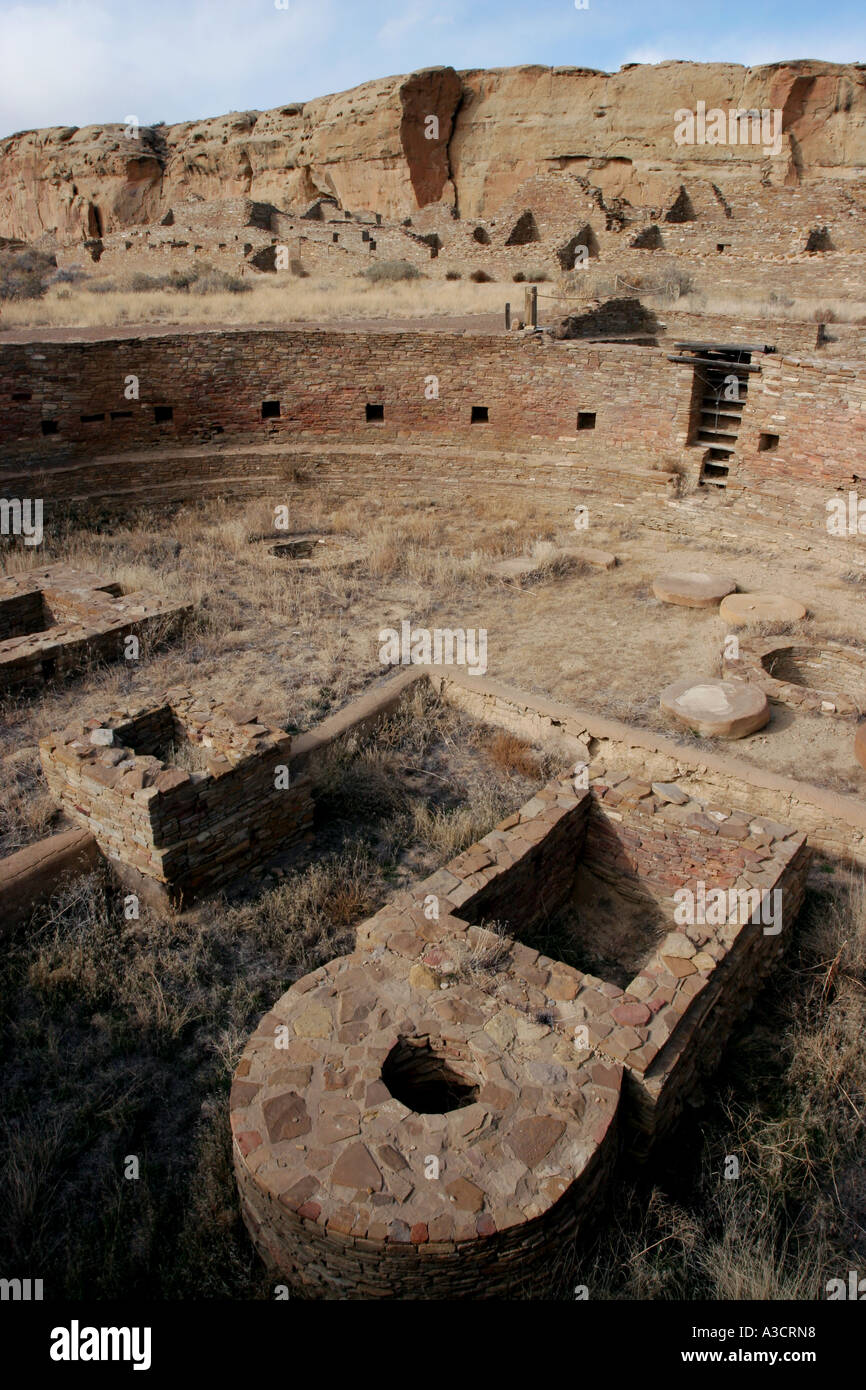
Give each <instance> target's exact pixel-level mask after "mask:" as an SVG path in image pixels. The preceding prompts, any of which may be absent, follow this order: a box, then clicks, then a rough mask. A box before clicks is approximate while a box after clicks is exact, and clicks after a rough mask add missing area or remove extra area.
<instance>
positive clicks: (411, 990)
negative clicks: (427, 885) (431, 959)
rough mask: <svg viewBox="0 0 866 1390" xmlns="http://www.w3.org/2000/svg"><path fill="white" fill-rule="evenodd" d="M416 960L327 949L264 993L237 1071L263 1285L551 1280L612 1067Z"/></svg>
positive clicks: (608, 1159)
mask: <svg viewBox="0 0 866 1390" xmlns="http://www.w3.org/2000/svg"><path fill="white" fill-rule="evenodd" d="M424 969H425V967H423V966H420V967H419V966H418V964H417V963H415V964H414V965H413V964H412V963H411V962H410V961H408V960H405V959H400V958H396V957H392V956H390V955H389V956H387V957H385V958H378V959H377V957H376V955H375V953H372V954H371V953H369V952H367V953H364V952H358V953H356V954H353V955H350V956H343V957H340V958H338V959H337V960H334V961H331V962H330V963H329V964H328V965H326V966H323V967H322V968H321V969H319V970H316V971H315V972H314V973H313V974H311V975H308V976H306V977H305V978H304V979H302V980H299V981H298V982H297V983H296V984H295V985H293V986H292V988H291V989H290V990H288V992H287V993H286V994H284V995H283V996H282V998H281V999H279V1000H278V1002H277V1003H276V1004H275V1005H274V1008H273V1009H272V1011H271V1012H270V1013H269V1014H266V1015H265V1017H264V1019H263V1020H262V1022H261V1023H260V1024H259V1027H258V1029H257V1031H256V1033H255V1034H254V1035H253V1037H252V1038H251V1039H250V1041H249V1043H248V1045H247V1047H246V1049H245V1051H244V1054H243V1057H242V1059H241V1062H240V1065H239V1067H238V1070H237V1073H236V1076H235V1080H234V1084H233V1086H232V1094H231V1120H232V1131H233V1135H234V1156H235V1171H236V1175H237V1179H238V1184H239V1189H240V1195H241V1204H242V1210H243V1214H244V1219H245V1221H246V1224H247V1227H248V1229H249V1231H250V1233H251V1235H252V1238H253V1241H254V1242H255V1245H256V1248H257V1249H258V1251H259V1253H260V1255H261V1256H262V1257H263V1259H264V1260H265V1262H266V1263H267V1264H268V1265H269V1267H270V1268H271V1269H272V1270H273V1272H274V1279H275V1281H277V1282H286V1283H288V1284H289V1285H290V1286H291V1287H296V1288H299V1289H302V1290H303V1291H304V1295H305V1296H306V1297H310V1296H312V1297H321V1298H331V1299H332V1298H334V1297H337V1296H339V1297H344V1298H443V1299H453V1298H459V1297H469V1298H502V1297H508V1296H509V1295H511V1296H514V1295H516V1294H517V1293H520V1295H521V1296H523V1297H525V1296H527V1294H530V1295H531V1294H533V1293H535V1294H541V1293H544V1292H547V1291H549V1289H550V1287H551V1281H552V1279H553V1278H554V1273H555V1266H556V1257H557V1255H558V1254H560V1252H561V1251H562V1250H563V1248H565V1247H567V1245H568V1243H569V1242H571V1241H572V1240H573V1239H574V1237H575V1235H576V1233H577V1230H578V1227H579V1226H581V1227H586V1226H589V1225H590V1224H591V1223H592V1222H593V1220H594V1218H595V1212H596V1211H597V1209H598V1207H599V1205H600V1202H601V1193H602V1191H603V1188H604V1184H605V1183H606V1182H607V1181H608V1180H609V1177H610V1173H611V1170H612V1167H613V1161H614V1156H615V1150H616V1134H615V1131H616V1125H615V1122H614V1121H615V1113H616V1106H617V1102H618V1099H619V1089H620V1083H621V1071H620V1069H619V1068H618V1067H615V1066H612V1065H610V1064H609V1063H603V1062H602V1061H601V1060H600V1059H598V1058H593V1057H592V1056H591V1055H590V1054H587V1053H582V1054H578V1053H576V1052H575V1049H574V1043H573V1040H572V1039H570V1038H567V1037H564V1036H563V1034H562V1033H560V1032H558V1031H557V1030H555V1029H551V1028H550V1027H548V1026H547V1025H546V1024H544V1023H541V1022H537V1021H534V1020H533V1019H532V1018H531V1017H528V1016H525V1015H516V1016H513V1017H512V1016H511V1014H512V1013H513V1012H514V1011H509V1010H507V1009H504V1008H503V1003H502V1000H501V999H499V1000H497V998H495V997H494V996H491V995H490V994H489V993H487V992H486V991H484V990H483V989H481V988H480V987H479V986H478V985H477V984H474V983H473V982H472V981H471V980H464V979H462V978H460V979H456V980H455V982H454V983H453V984H452V985H450V986H449V988H448V989H447V990H446V989H443V988H442V987H441V986H440V985H436V986H435V987H431V984H430V981H429V980H427V979H426V978H425V979H421V978H420V977H419V975H418V971H419V970H422V971H423V970H424ZM427 973H428V974H429V971H428V972H427Z"/></svg>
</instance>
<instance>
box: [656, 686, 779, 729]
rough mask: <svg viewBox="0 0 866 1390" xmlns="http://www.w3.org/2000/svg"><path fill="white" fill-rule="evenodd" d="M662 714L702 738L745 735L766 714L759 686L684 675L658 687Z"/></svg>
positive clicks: (758, 725) (762, 721) (761, 724)
mask: <svg viewBox="0 0 866 1390" xmlns="http://www.w3.org/2000/svg"><path fill="white" fill-rule="evenodd" d="M659 702H660V704H661V707H662V710H663V711H664V713H665V714H667V715H669V716H670V717H671V719H675V720H676V721H677V723H678V724H684V725H685V727H686V728H687V729H692V730H694V732H695V733H698V734H701V735H702V736H703V737H704V738H745V736H746V734H752V733H754V732H755V730H756V729H762V728H763V727H764V725H765V724H766V723H767V721H768V720H769V718H770V706H769V704H768V702H767V697H766V695H765V694H764V692H763V690H760V689H759V688H758V686H756V685H748V684H747V683H746V682H745V681H726V680H718V679H716V678H714V677H708V678H707V679H705V680H702V679H701V678H700V677H697V678H696V677H693V676H690V677H687V678H686V679H685V680H680V681H674V683H673V685H669V686H668V687H667V688H666V689H665V690H663V691H662V693H661V697H660V701H659Z"/></svg>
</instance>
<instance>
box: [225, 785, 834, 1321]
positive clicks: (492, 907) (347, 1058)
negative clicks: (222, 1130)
mask: <svg viewBox="0 0 866 1390" xmlns="http://www.w3.org/2000/svg"><path fill="white" fill-rule="evenodd" d="M594 771H599V772H600V774H601V775H599V776H597V777H595V778H594V779H593V781H592V783H591V789H589V790H580V789H575V788H574V786H573V785H572V783H571V782H570V781H568V780H564V781H558V782H555V783H551V784H550V785H549V786H548V787H546V788H545V789H543V790H542V791H541V792H539V793H538V795H537V796H535V797H533V798H532V800H531V801H530V802H529V803H527V805H526V806H525V807H523V808H522V810H521V811H520V812H519V813H517V814H516V815H515V816H513V817H509V818H508V819H507V820H506V821H504V822H503V823H502V824H501V825H500V826H499V827H498V828H497V829H496V830H495V831H492V832H491V833H490V834H489V835H487V836H485V837H484V838H483V839H482V840H481V841H479V843H478V844H477V845H474V846H472V847H471V848H470V849H469V850H467V851H465V852H464V853H463V854H462V855H459V856H458V857H457V858H456V859H454V860H452V861H451V863H450V864H448V865H447V867H446V868H444V869H442V870H439V871H438V872H437V873H436V874H434V875H432V876H431V877H429V878H428V879H426V880H424V882H422V883H421V884H419V885H418V886H417V888H416V889H415V890H414V891H413V892H412V893H404V894H400V895H398V896H397V897H396V898H395V899H394V900H393V901H392V902H391V903H389V905H388V906H387V907H386V908H383V909H382V911H381V912H379V913H377V914H376V916H375V917H373V918H370V919H369V920H368V921H367V922H365V923H363V924H362V925H361V927H360V928H359V931H358V939H357V947H356V951H355V952H354V953H353V954H352V955H350V956H347V957H343V958H340V959H338V960H336V961H332V962H331V963H330V964H329V965H328V966H325V967H322V968H321V969H320V970H317V971H315V972H313V974H311V975H309V976H307V977H305V978H304V979H303V980H300V981H298V983H297V984H295V985H293V986H292V987H291V989H290V990H289V991H288V992H287V993H286V994H284V995H283V996H282V998H281V999H280V1000H279V1001H278V1002H277V1004H276V1005H275V1006H274V1008H273V1009H272V1011H271V1012H270V1013H269V1014H268V1015H266V1016H265V1018H264V1019H263V1020H262V1022H261V1024H260V1025H259V1028H258V1029H257V1030H256V1033H255V1034H254V1036H253V1037H252V1039H251V1040H250V1042H249V1044H248V1045H247V1047H246V1049H245V1051H244V1054H243V1057H242V1060H241V1063H240V1065H239V1067H238V1070H237V1073H236V1077H235V1083H234V1086H233V1089H232V1099H231V1112H232V1113H231V1120H232V1130H233V1134H234V1158H235V1171H236V1175H237V1179H238V1184H239V1189H240V1194H241V1202H242V1210H243V1213H244V1218H245V1220H246V1222H247V1225H248V1227H249V1229H250V1232H251V1234H252V1237H253V1239H254V1241H255V1243H256V1245H257V1248H258V1249H259V1251H260V1253H261V1254H262V1256H263V1258H264V1259H265V1260H266V1262H267V1263H268V1264H269V1266H270V1267H271V1268H272V1269H273V1270H274V1273H275V1277H276V1278H280V1279H286V1280H287V1281H288V1282H289V1283H290V1284H292V1285H298V1286H301V1287H303V1289H304V1290H305V1291H306V1292H307V1293H308V1294H310V1293H312V1294H313V1295H314V1296H323V1297H333V1296H334V1294H335V1292H338V1293H339V1294H340V1295H341V1296H347V1297H357V1298H370V1297H380V1296H381V1297H419V1296H423V1297H442V1298H453V1297H459V1296H461V1295H464V1296H469V1297H502V1296H508V1295H509V1294H512V1295H513V1294H514V1292H515V1291H516V1290H518V1289H520V1290H522V1291H524V1292H526V1291H531V1292H534V1293H543V1292H545V1291H549V1289H550V1286H551V1280H552V1278H553V1271H554V1269H555V1265H556V1256H557V1254H558V1253H559V1251H560V1250H561V1249H562V1248H563V1246H564V1244H565V1243H567V1242H570V1241H571V1240H572V1239H573V1238H574V1236H575V1235H585V1234H586V1233H587V1231H588V1230H590V1229H591V1225H592V1222H593V1220H594V1219H595V1217H596V1215H597V1213H598V1208H599V1204H600V1200H601V1198H602V1196H603V1194H604V1190H605V1187H606V1184H607V1182H608V1181H609V1178H610V1174H611V1169H612V1163H613V1155H614V1133H615V1123H614V1121H615V1116H616V1114H617V1113H618V1111H623V1106H622V1104H619V1106H618V1101H619V1097H620V1088H621V1083H622V1078H623V1073H624V1070H627V1071H628V1072H629V1073H630V1074H631V1077H632V1079H633V1087H632V1089H631V1091H630V1093H629V1095H630V1099H629V1100H628V1102H627V1104H626V1106H625V1110H624V1112H623V1113H624V1117H625V1123H626V1130H627V1138H628V1142H629V1144H630V1146H631V1148H632V1150H633V1151H634V1152H635V1153H636V1154H639V1155H644V1154H645V1153H646V1152H647V1150H648V1147H649V1146H650V1145H651V1144H652V1142H654V1140H655V1138H656V1137H657V1136H658V1134H659V1133H662V1132H664V1131H665V1130H666V1129H667V1128H669V1126H670V1124H671V1123H672V1122H673V1119H674V1117H675V1116H676V1114H677V1113H678V1112H679V1110H680V1109H681V1107H682V1105H683V1104H684V1102H685V1100H686V1099H687V1098H688V1095H689V1094H690V1091H691V1089H692V1087H693V1086H694V1085H695V1084H696V1081H697V1078H698V1075H699V1073H700V1071H701V1069H702V1066H703V1065H704V1064H705V1063H706V1062H707V1060H708V1059H709V1060H711V1061H712V1060H714V1059H715V1058H716V1056H717V1053H718V1050H719V1048H720V1046H721V1044H722V1043H723V1041H724V1038H725V1037H726V1036H727V1032H726V1030H727V1029H729V1028H730V1026H731V1024H732V1021H733V1020H735V1018H736V1017H737V1016H739V1014H740V1013H741V1012H742V1010H743V1008H744V1007H746V1006H747V1005H748V1002H749V1000H750V999H751V998H752V997H753V995H754V991H755V990H756V989H757V987H758V982H759V981H760V979H761V977H762V975H763V973H764V971H765V970H766V969H767V968H768V966H769V964H770V963H771V962H772V960H773V959H774V958H775V956H776V954H777V953H778V951H779V950H780V949H781V945H782V940H783V938H782V935H781V933H780V934H779V935H778V936H772V937H767V936H764V935H763V934H762V931H761V928H760V927H759V926H758V925H756V924H755V923H754V922H753V921H751V920H750V921H742V922H741V921H736V920H729V919H728V915H727V914H726V918H725V921H724V922H723V923H722V924H721V925H719V926H712V925H704V924H696V925H694V926H689V927H687V928H677V929H676V930H671V931H670V932H669V933H668V934H667V936H665V937H664V938H663V940H662V941H661V942H660V944H659V947H658V949H657V950H656V951H655V952H652V953H651V954H650V956H649V957H648V958H647V960H646V961H645V962H644V964H643V966H642V967H641V968H640V970H639V972H638V974H637V975H636V977H635V979H634V980H633V981H632V982H631V984H630V985H629V986H628V988H627V989H626V990H623V989H621V988H619V987H618V986H617V985H615V984H613V983H610V982H608V981H603V980H600V979H597V978H595V977H593V976H591V975H588V974H586V973H583V972H580V971H577V970H575V969H573V968H571V967H569V966H567V965H565V964H564V963H562V962H558V961H554V960H551V959H550V958H548V957H544V956H542V955H540V954H539V953H538V952H537V951H536V950H533V949H532V948H530V947H527V946H525V945H523V944H521V943H520V942H519V941H518V940H515V939H514V934H515V932H517V931H519V930H520V929H521V928H522V927H523V928H526V927H527V926H529V927H531V926H532V924H533V922H535V923H537V922H538V921H540V920H541V917H543V915H544V913H546V912H555V911H556V910H557V909H558V908H559V907H560V906H562V905H563V904H565V903H567V902H568V901H569V900H570V894H571V891H572V887H573V881H574V872H575V866H576V863H577V861H578V860H579V859H580V858H581V856H584V857H585V858H586V857H587V856H588V858H587V862H588V863H589V864H590V866H591V867H592V868H594V869H595V870H597V871H599V872H601V873H603V874H604V875H606V876H607V877H608V878H611V879H613V880H614V881H615V880H616V878H617V877H618V876H619V877H622V878H625V879H629V880H630V881H631V882H632V883H633V884H634V885H636V886H639V887H640V888H641V889H642V890H643V891H650V892H651V893H652V894H653V896H655V897H656V898H657V899H658V900H659V901H660V902H663V903H667V904H668V908H669V910H670V905H671V903H672V894H673V892H674V891H675V890H676V888H677V887H679V886H680V885H681V884H683V883H684V882H690V881H694V879H695V877H697V876H705V877H706V878H707V879H708V881H710V882H716V881H720V882H723V883H725V884H730V885H733V886H734V887H735V888H737V889H740V888H743V889H746V890H753V891H757V893H758V896H760V892H761V891H763V890H764V889H765V888H769V887H771V886H774V885H776V884H779V883H781V882H783V881H784V883H785V884H786V894H785V913H786V918H785V920H786V921H788V920H790V916H791V915H793V914H795V913H796V911H797V909H798V908H799V903H800V900H801V897H802V887H803V880H804V877H805V869H806V861H807V852H806V847H805V837H804V836H802V835H796V834H793V833H792V832H791V831H790V830H788V829H787V828H786V827H783V826H775V825H773V824H772V823H771V822H766V821H763V820H761V819H757V820H756V819H753V818H751V817H749V816H748V815H745V814H740V813H737V812H734V811H731V810H730V808H711V807H705V806H704V805H702V804H701V803H698V802H696V801H694V800H693V799H692V798H691V797H690V796H689V794H688V792H685V791H683V790H682V789H680V788H679V787H678V786H677V785H676V784H665V785H662V784H658V785H656V786H653V785H650V784H646V783H641V782H639V781H636V780H635V779H633V778H629V777H626V776H625V775H623V774H617V773H614V772H611V773H605V772H604V769H603V768H602V769H598V768H596V769H594ZM542 886H543V893H542ZM542 897H543V899H544V901H543V904H542ZM434 909H435V910H434ZM458 914H459V915H458ZM491 920H496V921H498V922H503V921H504V923H505V924H506V926H507V929H508V932H509V935H504V934H503V932H502V930H501V929H500V930H499V931H492V930H490V929H489V928H488V927H487V926H485V925H484V923H485V922H489V921H491ZM723 963H725V970H724V971H719V970H718V967H719V966H721V965H722V964H723ZM683 1038H686V1039H687V1042H684V1041H682V1039H683ZM412 1047H415V1048H416V1049H418V1054H419V1055H422V1054H423V1056H424V1057H426V1058H427V1059H428V1061H429V1059H431V1058H433V1059H436V1058H438V1059H439V1062H440V1064H441V1065H442V1066H447V1067H448V1068H449V1069H450V1070H451V1071H452V1072H456V1074H457V1075H458V1076H459V1077H460V1079H461V1082H462V1084H463V1085H465V1086H467V1087H474V1088H475V1089H474V1092H472V1093H470V1094H468V1095H467V1097H465V1099H466V1100H467V1101H468V1103H465V1104H461V1105H460V1106H459V1108H456V1109H452V1110H447V1111H445V1112H443V1113H437V1114H430V1113H417V1111H416V1110H414V1109H410V1108H409V1103H408V1101H409V1099H410V1096H409V1095H408V1094H407V1093H405V1092H401V1094H403V1095H404V1099H406V1101H407V1103H406V1104H404V1103H403V1101H402V1100H399V1099H398V1098H397V1097H395V1096H394V1095H393V1094H392V1093H391V1090H390V1089H389V1085H388V1084H387V1080H388V1079H389V1078H390V1075H391V1074H390V1072H389V1060H390V1059H392V1058H393V1057H394V1055H395V1050H397V1051H402V1052H403V1053H407V1050H408V1049H410V1048H412ZM392 1084H393V1083H392ZM395 1089H396V1087H395Z"/></svg>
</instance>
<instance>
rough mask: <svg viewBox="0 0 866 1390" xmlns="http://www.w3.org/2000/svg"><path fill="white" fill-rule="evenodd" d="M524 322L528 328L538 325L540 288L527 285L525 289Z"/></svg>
mask: <svg viewBox="0 0 866 1390" xmlns="http://www.w3.org/2000/svg"><path fill="white" fill-rule="evenodd" d="M523 322H524V323H525V325H526V327H527V328H537V327H538V288H537V286H535V285H527V286H526V289H525V290H524V291H523Z"/></svg>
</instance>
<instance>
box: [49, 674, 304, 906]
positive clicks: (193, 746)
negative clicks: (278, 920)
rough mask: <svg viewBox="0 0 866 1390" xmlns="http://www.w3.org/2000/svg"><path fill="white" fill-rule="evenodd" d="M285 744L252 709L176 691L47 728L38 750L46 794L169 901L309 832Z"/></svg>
mask: <svg viewBox="0 0 866 1390" xmlns="http://www.w3.org/2000/svg"><path fill="white" fill-rule="evenodd" d="M291 747H292V739H291V736H290V735H289V734H287V733H285V732H284V730H282V729H277V728H272V727H270V726H268V725H265V724H263V723H260V722H259V720H258V719H257V717H256V711H255V710H254V709H253V708H252V707H251V708H248V709H244V708H241V707H240V706H238V705H233V704H223V703H221V702H219V701H218V700H216V699H214V698H210V697H205V696H203V695H197V694H194V693H192V692H190V691H188V690H184V689H180V688H176V689H171V690H168V691H166V692H165V694H164V695H163V696H162V698H161V699H159V700H157V701H155V702H153V703H151V704H147V705H138V706H133V705H125V706H121V707H119V708H117V709H115V710H112V711H111V712H110V713H109V714H108V715H107V716H106V717H105V718H102V719H90V720H88V721H87V722H86V723H84V724H75V725H73V726H71V727H69V728H67V729H64V730H63V731H62V732H60V733H54V734H50V735H49V736H48V737H47V738H43V739H42V740H41V741H40V744H39V753H40V757H41V760H42V767H43V771H44V773H45V779H46V781H47V783H48V787H49V789H50V791H51V792H52V794H53V796H54V797H55V798H56V800H57V801H58V802H59V803H60V805H61V806H62V807H63V809H64V811H65V812H66V813H67V815H68V816H69V817H70V819H71V820H72V821H74V822H75V824H76V825H79V826H82V827H83V828H85V829H88V830H90V831H92V833H93V835H94V837H95V839H96V841H97V843H98V845H99V847H100V849H101V850H102V851H103V853H104V854H105V855H107V856H108V858H109V859H110V860H112V861H113V862H114V864H115V865H116V866H117V867H118V868H119V869H120V871H121V873H123V872H124V871H126V876H127V877H129V871H133V877H134V876H135V875H136V874H137V875H141V876H142V879H143V882H144V884H145V886H147V885H148V884H149V885H150V886H151V888H153V889H156V890H157V891H160V889H161V890H162V891H163V892H164V893H165V894H166V895H168V896H171V897H173V898H177V897H180V896H189V895H192V894H194V893H195V892H196V890H200V889H205V888H207V889H210V888H212V887H218V886H220V885H221V884H224V883H226V882H227V881H228V880H229V879H230V878H232V877H234V876H235V875H236V874H238V873H239V872H241V871H242V870H243V869H244V868H247V867H250V866H252V865H254V864H257V863H258V862H260V861H261V859H262V858H266V857H267V856H268V855H269V854H274V853H276V852H278V851H283V850H285V849H286V848H287V847H289V846H292V845H296V844H298V843H300V842H302V841H304V840H305V839H308V838H309V836H310V835H311V833H312V817H313V808H312V799H311V795H310V790H309V783H308V781H307V780H306V779H305V778H303V777H292V776H291V774H290V772H289V758H290V754H291ZM181 764H186V765H185V766H183V765H181Z"/></svg>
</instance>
